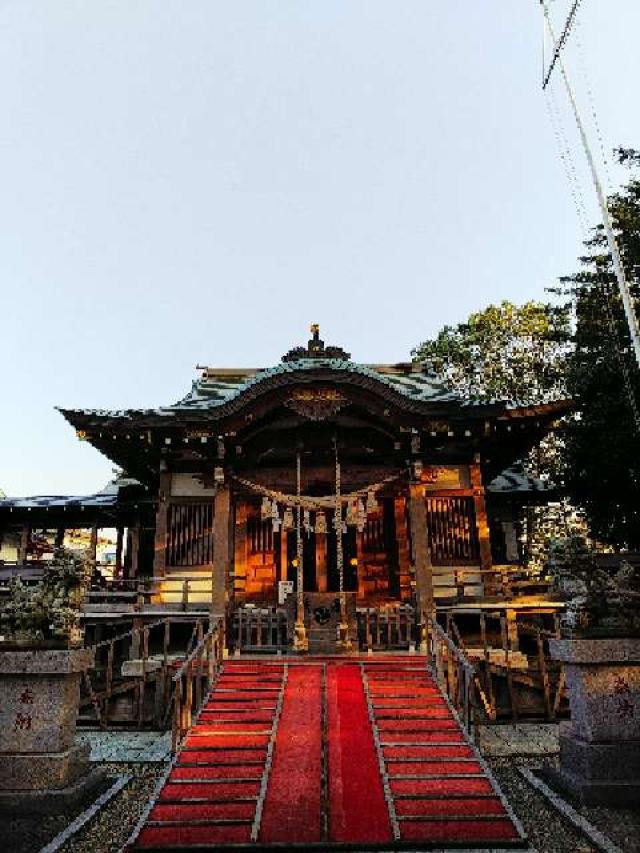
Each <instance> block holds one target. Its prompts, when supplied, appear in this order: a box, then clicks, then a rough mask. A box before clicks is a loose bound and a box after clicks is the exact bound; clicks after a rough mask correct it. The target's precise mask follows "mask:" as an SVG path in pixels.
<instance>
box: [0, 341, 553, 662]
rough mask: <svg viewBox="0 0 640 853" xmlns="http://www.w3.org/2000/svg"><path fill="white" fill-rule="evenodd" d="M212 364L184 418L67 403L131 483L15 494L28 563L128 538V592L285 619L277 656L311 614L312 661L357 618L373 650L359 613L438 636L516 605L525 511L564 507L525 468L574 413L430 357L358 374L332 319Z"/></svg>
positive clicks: (8, 505)
mask: <svg viewBox="0 0 640 853" xmlns="http://www.w3.org/2000/svg"><path fill="white" fill-rule="evenodd" d="M201 370H202V372H201V375H200V376H199V378H197V379H196V380H195V381H194V382H193V385H192V388H191V390H190V391H189V392H188V393H187V394H186V396H184V397H183V398H182V399H180V400H179V401H178V402H177V403H174V404H172V405H167V406H164V407H159V408H156V409H126V410H119V411H103V410H89V409H65V408H62V409H60V411H61V413H62V414H63V416H64V417H65V418H66V420H67V421H68V422H69V423H70V424H71V425H72V426H73V427H74V429H75V430H76V432H77V435H78V438H79V439H81V440H83V441H86V442H89V443H90V444H91V445H93V446H94V447H95V448H96V449H98V450H99V451H100V452H101V453H103V454H104V455H105V456H106V457H107V458H108V459H110V460H112V461H113V462H114V463H115V465H117V466H118V467H119V468H121V469H122V470H123V472H125V476H126V478H127V479H126V480H120V481H119V482H118V483H116V484H115V485H114V486H113V487H112V488H111V489H109V490H107V491H106V492H103V493H99V494H98V495H93V496H89V497H87V498H65V497H49V498H46V497H45V498H42V497H39V498H24V499H11V498H6V499H3V500H0V531H1V533H2V536H3V537H4V539H5V541H8V538H10V537H11V536H13V537H14V538H15V540H16V549H17V561H18V562H22V563H27V562H28V560H29V542H30V537H31V536H32V533H33V531H34V530H36V529H38V530H41V531H44V530H54V531H57V533H56V536H57V541H58V544H60V543H62V541H63V539H64V535H65V529H68V528H70V527H79V526H85V527H89V528H91V529H92V530H93V544H94V548H95V538H96V535H97V534H96V530H97V528H98V527H100V526H103V525H106V526H113V527H114V528H116V529H117V531H118V542H117V553H116V563H115V569H114V575H113V578H112V580H118V579H120V580H121V581H122V583H123V584H125V585H126V582H134V581H135V580H136V579H140V578H145V577H146V578H148V579H149V584H148V585H147V587H146V589H147V590H148V591H150V592H149V605H150V606H151V605H153V607H154V608H156V609H158V608H163V607H164V608H172V607H173V608H177V607H180V606H184V605H186V606H188V607H195V608H198V607H200V608H202V609H203V610H204V609H206V610H208V611H209V612H212V613H215V614H219V615H226V617H227V619H228V620H230V621H229V625H231V622H233V621H234V620H235V621H234V624H235V625H236V626H237V624H238V619H240V621H241V622H242V620H245V624H247V625H250V624H253V623H255V620H256V619H263V620H271V621H270V624H276V622H277V624H278V625H281V626H283V628H282V630H283V631H284V634H283V636H284V637H285V639H284V640H282V639H280V640H278V643H276V645H278V644H279V645H282V644H283V643H284V644H285V645H286V644H289V645H295V643H296V642H297V641H298V640H299V638H298V640H297V639H296V637H297V635H295V634H294V630H293V626H294V623H295V622H296V621H297V622H298V623H300V622H302V621H304V632H303V633H306V636H307V642H308V643H309V644H310V645H309V648H310V650H311V651H313V650H314V649H317V650H323V651H327V650H328V649H329V650H331V648H332V646H331V642H332V641H331V638H332V637H334V638H335V637H336V636H337V637H338V639H339V637H340V635H339V632H338V634H336V628H337V626H339V625H341V626H342V630H343V634H344V632H345V631H347V632H351V634H352V638H351V642H352V643H353V642H356V636H355V635H356V634H357V625H356V619H357V614H358V613H363V612H367V613H371V612H378V613H379V612H385V613H390V612H396V613H400V612H402V613H403V614H404V616H403V618H405V619H406V620H407V621H408V622H409V621H411V619H413V620H414V622H415V623H416V624H418V625H419V624H421V623H422V622H423V621H424V619H425V616H426V615H428V614H432V613H433V612H434V609H435V608H436V607H438V606H440V605H445V604H447V603H451V602H452V601H458V602H460V601H465V600H479V599H483V598H487V597H489V598H490V597H492V596H499V595H500V594H501V590H502V587H501V584H502V580H503V573H502V567H503V566H504V564H508V563H511V564H517V563H518V562H519V561H520V560H521V556H522V555H521V543H520V541H519V535H518V534H519V523H520V516H521V511H522V508H523V506H525V505H530V504H532V503H537V502H540V501H544V500H548V499H549V497H550V496H551V493H550V492H549V489H548V488H547V487H545V485H544V484H542V483H540V482H539V481H535V480H532V479H531V478H529V477H527V476H526V475H525V474H524V473H523V471H522V469H521V468H519V467H518V462H519V460H521V459H522V458H523V457H524V456H525V454H526V453H527V452H528V451H529V450H530V449H531V448H532V447H533V446H535V445H536V443H537V442H539V441H540V439H541V438H542V437H543V436H544V435H545V434H546V433H547V432H548V431H549V429H550V428H551V427H552V425H553V424H554V422H556V421H557V419H558V418H559V417H561V415H562V414H563V413H565V412H566V411H567V409H568V403H567V401H563V400H559V401H557V402H555V403H548V404H545V405H539V406H529V407H516V408H514V407H509V406H508V405H506V404H504V403H501V402H495V403H490V404H487V403H473V402H467V401H463V400H462V399H461V398H460V397H459V396H457V395H456V394H455V393H454V392H453V391H451V390H448V389H447V388H446V387H445V386H444V385H443V384H442V383H441V382H440V381H439V380H438V379H437V378H436V377H435V376H434V375H433V374H432V373H430V372H429V370H428V369H427V368H426V367H425V366H423V365H421V364H417V363H401V364H360V363H357V362H355V361H353V360H352V359H351V356H350V354H349V353H347V352H345V351H344V350H343V349H341V348H339V347H336V346H325V344H324V342H323V341H322V340H321V339H320V332H319V328H318V327H317V326H312V337H311V339H310V340H309V341H308V343H307V345H306V346H304V347H302V346H301V347H296V348H294V349H291V350H290V351H289V352H287V353H286V354H285V355H284V356H283V358H282V360H281V362H280V363H279V364H277V365H275V366H274V367H269V368H230V367H227V368H217V367H205V368H201ZM123 555H124V556H123ZM123 588H124V587H123ZM185 590H186V592H185ZM185 596H186V597H185ZM407 614H413V615H409V616H407ZM273 620H276V622H274V621H273ZM299 627H300V626H299V625H298V628H299ZM246 636H249V635H246ZM343 639H344V637H343ZM245 645H248V646H250V645H251V642H250V641H248V642H246V643H245ZM266 645H269V643H267V644H266Z"/></svg>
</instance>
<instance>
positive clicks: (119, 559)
mask: <svg viewBox="0 0 640 853" xmlns="http://www.w3.org/2000/svg"><path fill="white" fill-rule="evenodd" d="M123 535H124V530H123V529H122V526H120V525H118V528H117V532H116V565H115V572H114V573H115V577H117V578H121V577H122V544H123Z"/></svg>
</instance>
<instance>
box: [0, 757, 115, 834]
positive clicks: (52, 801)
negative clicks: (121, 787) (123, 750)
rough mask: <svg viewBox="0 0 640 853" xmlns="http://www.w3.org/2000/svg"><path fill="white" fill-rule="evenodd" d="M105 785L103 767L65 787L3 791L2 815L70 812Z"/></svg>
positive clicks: (0, 798)
mask: <svg viewBox="0 0 640 853" xmlns="http://www.w3.org/2000/svg"><path fill="white" fill-rule="evenodd" d="M106 784H107V776H106V775H105V772H104V770H101V769H100V768H92V769H91V770H89V771H88V772H86V773H83V774H82V776H80V778H76V779H75V781H74V782H73V783H72V784H71V785H67V786H66V787H64V788H57V789H51V790H44V791H0V814H1V815H14V816H16V817H17V816H22V815H35V814H47V815H52V814H58V813H60V812H68V811H70V810H72V809H76V808H78V807H79V806H80V805H82V804H83V803H85V802H86V803H88V802H89V801H91V799H92V798H95V797H96V796H98V795H99V794H100V793H102V789H104V788H105V786H106ZM8 849H9V848H8Z"/></svg>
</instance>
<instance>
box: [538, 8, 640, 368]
mask: <svg viewBox="0 0 640 853" xmlns="http://www.w3.org/2000/svg"><path fill="white" fill-rule="evenodd" d="M540 4H541V6H542V8H543V11H544V17H545V20H546V22H547V28H548V30H549V35H550V36H551V39H552V40H553V44H554V49H555V50H556V55H557V62H558V65H559V66H560V71H561V72H562V79H563V80H564V85H565V88H566V90H567V95H568V96H569V101H570V103H571V108H572V110H573V115H574V118H575V120H576V125H577V126H578V131H579V133H580V140H581V142H582V147H583V149H584V153H585V156H586V158H587V162H588V164H589V169H590V171H591V177H592V179H593V183H594V186H595V188H596V195H597V196H598V204H599V205H600V211H601V213H602V222H603V225H604V230H605V233H606V235H607V242H608V244H609V251H610V253H611V259H612V261H613V269H614V272H615V275H616V279H617V281H618V290H619V291H620V297H621V299H622V305H623V307H624V313H625V316H626V318H627V324H628V326H629V335H630V337H631V344H632V346H633V351H634V354H635V357H636V363H637V365H638V367H640V327H639V326H638V318H637V316H636V312H635V308H634V305H633V300H632V298H631V293H630V291H629V285H628V283H627V280H626V278H625V274H624V269H623V267H622V259H621V257H620V250H619V249H618V244H617V242H616V238H615V234H614V233H613V225H612V223H611V214H610V212H609V205H608V203H607V199H606V196H605V194H604V192H603V190H602V185H601V183H600V178H599V176H598V170H597V168H596V164H595V161H594V159H593V155H592V153H591V148H590V147H589V140H588V139H587V134H586V131H585V128H584V125H583V123H582V119H581V118H580V112H579V110H578V104H577V102H576V98H575V95H574V92H573V88H572V86H571V82H570V80H569V75H568V73H567V69H566V66H565V64H564V62H563V60H562V56H561V55H560V52H559V51H558V43H557V41H556V35H555V31H554V29H553V24H552V23H551V18H550V16H549V7H548V6H547V2H546V0H540Z"/></svg>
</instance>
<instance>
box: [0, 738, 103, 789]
mask: <svg viewBox="0 0 640 853" xmlns="http://www.w3.org/2000/svg"><path fill="white" fill-rule="evenodd" d="M90 752H91V749H90V747H89V746H88V744H75V745H74V746H72V747H71V749H68V750H67V751H66V752H34V753H27V754H16V753H0V792H3V791H11V792H19V791H31V792H36V791H43V790H45V789H46V790H56V789H61V788H66V787H68V786H69V785H73V784H74V783H75V781H76V780H77V779H78V778H79V777H80V776H82V775H83V774H84V773H86V770H87V767H88V764H89V754H90Z"/></svg>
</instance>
